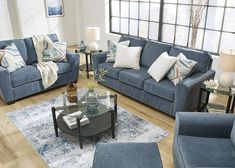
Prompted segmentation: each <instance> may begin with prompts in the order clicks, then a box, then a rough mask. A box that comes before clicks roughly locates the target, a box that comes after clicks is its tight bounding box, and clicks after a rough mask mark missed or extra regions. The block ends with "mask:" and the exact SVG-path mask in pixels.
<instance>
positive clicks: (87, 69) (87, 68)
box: [85, 54, 89, 79]
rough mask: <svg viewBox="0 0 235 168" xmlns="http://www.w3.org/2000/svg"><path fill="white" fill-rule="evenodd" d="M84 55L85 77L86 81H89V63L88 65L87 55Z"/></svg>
mask: <svg viewBox="0 0 235 168" xmlns="http://www.w3.org/2000/svg"><path fill="white" fill-rule="evenodd" d="M85 55H86V76H87V79H89V63H88V54H85Z"/></svg>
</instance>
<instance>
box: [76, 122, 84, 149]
mask: <svg viewBox="0 0 235 168" xmlns="http://www.w3.org/2000/svg"><path fill="white" fill-rule="evenodd" d="M77 127H78V140H79V144H80V148H81V149H82V148H83V147H82V134H81V125H80V119H79V118H77Z"/></svg>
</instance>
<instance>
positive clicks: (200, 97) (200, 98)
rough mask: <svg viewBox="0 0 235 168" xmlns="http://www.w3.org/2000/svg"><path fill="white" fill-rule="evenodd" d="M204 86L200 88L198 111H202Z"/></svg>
mask: <svg viewBox="0 0 235 168" xmlns="http://www.w3.org/2000/svg"><path fill="white" fill-rule="evenodd" d="M202 92H203V90H202V88H200V91H199V97H198V102H197V111H198V112H199V111H201V104H202Z"/></svg>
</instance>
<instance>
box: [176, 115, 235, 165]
mask: <svg viewBox="0 0 235 168" xmlns="http://www.w3.org/2000/svg"><path fill="white" fill-rule="evenodd" d="M173 158H174V164H175V168H196V167H197V168H213V167H214V168H235V115H234V114H219V113H195V112H191V113H177V115H176V126H175V135H174V144H173Z"/></svg>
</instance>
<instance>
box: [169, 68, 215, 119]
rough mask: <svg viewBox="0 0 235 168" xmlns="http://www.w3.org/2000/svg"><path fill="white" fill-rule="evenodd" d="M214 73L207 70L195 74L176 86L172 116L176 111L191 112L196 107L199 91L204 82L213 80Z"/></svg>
mask: <svg viewBox="0 0 235 168" xmlns="http://www.w3.org/2000/svg"><path fill="white" fill-rule="evenodd" d="M214 76H215V71H214V70H209V71H207V72H206V73H204V74H201V73H197V74H194V75H192V76H190V77H189V78H186V79H185V80H182V81H180V82H179V83H178V84H177V85H176V91H175V100H174V109H173V112H174V114H173V115H174V116H175V113H176V112H178V111H192V110H195V109H196V107H197V101H198V96H199V90H200V86H201V84H202V83H203V82H204V81H205V80H209V79H214Z"/></svg>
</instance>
